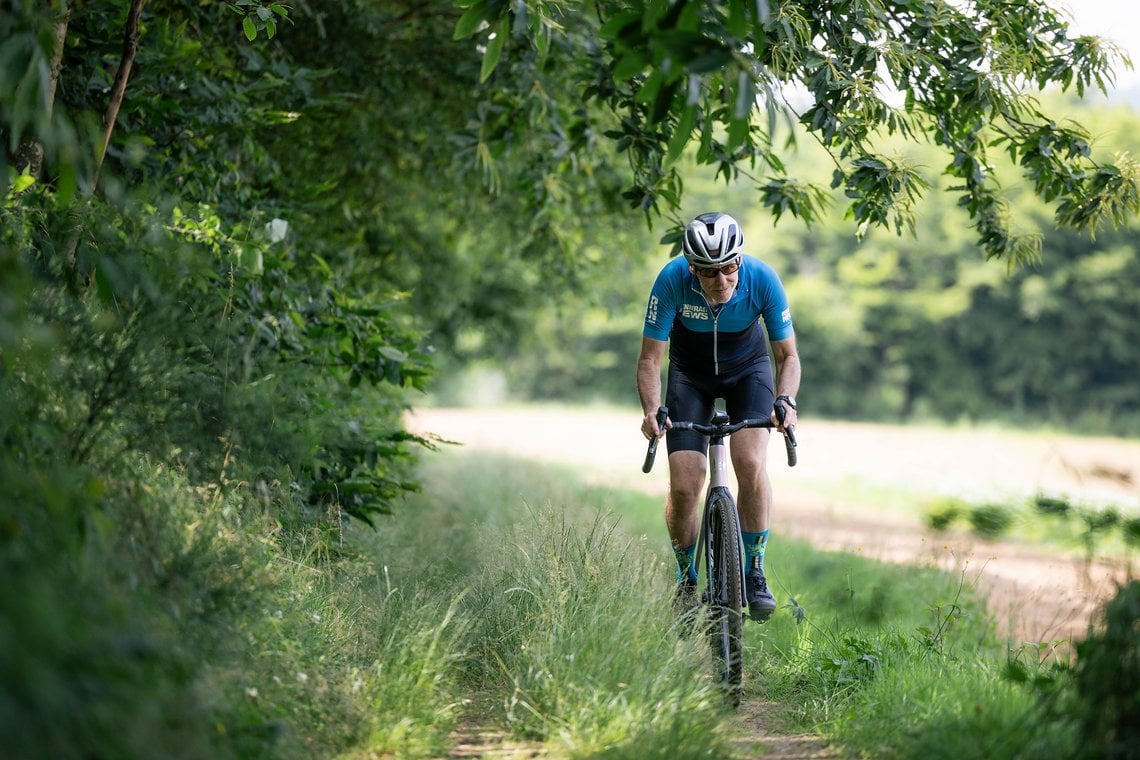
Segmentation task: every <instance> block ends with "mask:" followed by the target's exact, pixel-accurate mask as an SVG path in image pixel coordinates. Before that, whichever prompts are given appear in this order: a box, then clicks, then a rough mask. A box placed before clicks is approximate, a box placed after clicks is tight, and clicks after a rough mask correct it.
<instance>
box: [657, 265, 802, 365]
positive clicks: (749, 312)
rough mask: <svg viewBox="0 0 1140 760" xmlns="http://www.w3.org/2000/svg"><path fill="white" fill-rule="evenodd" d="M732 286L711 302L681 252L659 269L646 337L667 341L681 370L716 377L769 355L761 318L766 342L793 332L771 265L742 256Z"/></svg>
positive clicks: (785, 299) (786, 298) (673, 361)
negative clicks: (722, 298)
mask: <svg viewBox="0 0 1140 760" xmlns="http://www.w3.org/2000/svg"><path fill="white" fill-rule="evenodd" d="M737 272H738V273H739V278H738V281H737V284H736V290H735V291H734V292H733V294H732V297H731V298H730V299H729V300H728V302H727V303H725V304H721V305H719V306H712V305H711V304H709V302H708V299H706V298H705V295H704V293H703V292H702V291H701V284H700V282H699V281H698V278H697V275H695V274H692V273H691V272H689V264H688V262H687V261H686V260H685V258H684V257H683V256H678V257H677V258H675V259H673V260H672V261H670V262H669V263H668V264H666V265H665V266H664V268H662V270H661V272H660V274H658V275H657V280H656V281H655V282H654V283H653V289H652V290H651V291H650V294H649V306H648V308H647V309H646V311H645V328H644V330H643V331H642V334H643V335H644V336H645V337H647V338H653V339H655V340H668V341H669V363H670V365H672V366H676V367H677V368H679V369H681V370H684V371H686V372H695V373H701V374H704V373H710V372H711V373H712V374H713V375H721V374H725V373H733V372H736V371H737V370H739V369H741V368H743V367H745V366H747V365H749V364H753V363H756V362H758V361H761V360H764V359H766V358H767V356H768V346H767V343H766V342H765V340H764V332H763V331H762V330H761V329H760V320H761V319H762V320H763V321H764V327H765V328H766V329H767V331H768V337H769V339H770V340H783V339H785V338H790V337H791V336H792V335H794V333H795V331H794V330H793V328H792V314H791V310H790V309H789V308H788V297H787V295H786V294H785V293H784V286H783V284H782V283H781V282H780V278H779V277H778V276H777V275H776V272H775V271H774V270H773V269H772V267H770V266H768V265H767V264H765V263H764V262H762V261H760V260H759V259H757V258H754V257H752V256H747V255H745V256H742V257H741V262H740V269H738V270H737Z"/></svg>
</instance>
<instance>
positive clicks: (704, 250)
mask: <svg viewBox="0 0 1140 760" xmlns="http://www.w3.org/2000/svg"><path fill="white" fill-rule="evenodd" d="M743 247H744V232H743V230H741V229H740V225H739V224H738V223H737V221H736V220H735V219H733V218H732V217H731V216H729V215H728V214H722V213H720V212H719V211H714V212H712V213H709V214H701V215H700V216H698V217H697V218H696V219H694V220H693V221H691V222H689V226H688V227H686V228H685V236H684V237H683V238H682V239H681V248H683V249H684V251H685V258H686V259H688V261H689V263H690V264H692V265H693V266H698V267H720V266H724V265H725V264H727V263H728V262H730V261H732V260H733V259H734V258H736V256H737V254H738V253H740V249H741V248H743Z"/></svg>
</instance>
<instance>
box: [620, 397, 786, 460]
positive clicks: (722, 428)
mask: <svg viewBox="0 0 1140 760" xmlns="http://www.w3.org/2000/svg"><path fill="white" fill-rule="evenodd" d="M774 411H775V412H776V418H777V419H779V420H780V421H781V422H783V420H784V415H785V414H786V413H787V410H786V409H785V408H784V405H783V404H779V403H778V404H776V405H775V407H774ZM668 417H669V409H668V407H664V406H663V407H661V408H659V409H658V410H657V427H659V428H662V427H664V426H665V420H666V419H668ZM774 427H776V423H774V422H772V420H770V419H768V420H741V421H740V422H731V423H729V422H726V423H724V424H720V425H713V424H711V423H710V424H704V423H700V422H674V423H673V429H674V430H692V431H693V432H695V433H700V434H701V435H707V436H716V437H721V438H723V437H725V436H729V435H732V434H733V433H735V432H737V431H740V430H744V429H745V428H774ZM659 440H661V439H660V438H654V439H653V440H651V441H650V442H649V450H648V451H646V452H645V464H643V465H642V466H641V471H642V472H649V471H650V470H652V469H653V460H654V458H655V457H656V456H657V442H658V441H659ZM784 448H785V450H786V451H787V454H788V467H795V466H796V461H797V459H798V457H797V456H796V434H795V428H787V429H786V430H784Z"/></svg>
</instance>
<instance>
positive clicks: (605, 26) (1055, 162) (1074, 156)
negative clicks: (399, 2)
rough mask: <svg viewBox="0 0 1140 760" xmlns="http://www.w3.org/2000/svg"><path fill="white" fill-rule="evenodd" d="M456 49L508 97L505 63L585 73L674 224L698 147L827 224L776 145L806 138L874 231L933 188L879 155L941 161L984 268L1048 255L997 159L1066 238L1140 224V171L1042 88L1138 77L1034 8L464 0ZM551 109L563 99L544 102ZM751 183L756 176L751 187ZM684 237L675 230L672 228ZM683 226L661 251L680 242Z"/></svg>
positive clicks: (778, 201)
mask: <svg viewBox="0 0 1140 760" xmlns="http://www.w3.org/2000/svg"><path fill="white" fill-rule="evenodd" d="M460 5H461V6H463V7H465V8H466V11H465V13H464V16H463V18H462V19H460V21H459V24H458V25H457V27H456V36H457V37H460V38H466V37H472V38H474V39H475V40H477V41H478V42H479V43H480V44H481V45H482V46H483V48H484V50H485V52H484V56H483V70H482V75H483V78H484V79H485V80H486V81H487V82H488V85H489V87H490V89H491V90H492V91H494V92H496V93H501V92H502V91H503V90H505V89H506V90H510V89H511V88H512V87H513V86H514V85H516V84H517V80H516V79H514V78H513V77H512V76H510V75H507V76H500V74H499V70H500V68H501V67H502V66H503V64H504V62H507V61H511V62H516V61H528V62H531V64H530V65H531V66H532V67H533V68H534V69H535V70H537V71H559V72H564V71H568V70H569V71H573V72H574V75H575V78H576V86H575V87H574V88H572V89H571V90H570V91H569V92H568V93H566V92H565V91H562V92H563V93H564V96H566V97H570V98H581V99H584V100H586V101H587V102H588V103H594V104H600V105H603V106H605V107H606V108H607V109H609V110H610V111H612V112H613V113H614V114H615V115H616V116H617V117H618V119H619V120H620V126H618V127H617V128H616V129H612V130H610V131H609V132H607V134H608V135H609V136H610V137H612V138H613V139H614V140H616V141H617V144H618V147H619V149H620V150H622V151H624V152H625V153H626V154H627V155H628V158H629V162H630V165H631V167H632V170H633V173H634V182H633V184H632V187H630V188H629V189H628V190H627V192H626V196H627V198H628V199H629V201H630V202H631V203H632V205H633V206H634V207H636V208H639V209H641V210H643V211H644V212H646V213H647V214H651V213H658V214H664V215H673V216H675V213H676V210H677V208H678V206H679V197H680V185H681V178H680V176H679V173H678V170H677V167H676V163H675V162H676V160H677V158H678V157H679V156H680V155H681V153H682V152H683V151H684V150H685V149H686V147H687V146H689V145H694V150H695V155H696V158H697V160H698V161H699V162H700V163H701V164H706V165H710V166H713V167H715V168H716V170H717V172H718V174H720V175H723V176H724V177H725V178H726V179H733V178H737V177H739V176H746V177H748V178H749V179H750V180H751V181H752V182H754V184H755V188H756V192H757V194H758V196H759V199H760V201H761V202H762V203H763V204H764V205H765V206H767V207H768V208H769V209H770V211H771V212H772V214H773V215H774V216H775V217H776V219H777V220H778V219H780V218H781V217H782V216H783V215H784V214H791V215H793V216H797V217H800V218H802V219H804V220H807V221H809V222H810V221H813V220H815V219H817V218H818V217H819V214H820V210H821V206H822V205H823V204H824V203H825V202H826V198H827V194H826V193H825V192H824V191H823V189H822V188H820V187H819V186H817V185H815V184H813V183H810V182H804V181H801V180H799V179H798V178H797V177H796V176H795V175H794V173H791V172H789V170H788V169H789V166H790V163H789V162H788V161H786V160H785V159H784V157H783V156H782V151H781V149H780V148H779V147H778V146H779V144H780V141H781V137H782V135H783V136H784V137H785V138H791V137H792V136H793V132H792V130H790V129H785V130H784V131H783V132H781V127H780V125H781V124H785V125H790V124H791V123H793V122H794V123H798V124H800V125H802V126H803V127H805V128H806V129H807V131H808V134H809V135H810V136H811V138H812V139H814V140H816V141H818V142H819V143H820V144H821V145H822V146H824V147H825V148H826V149H827V150H828V151H829V152H830V153H831V155H832V157H833V161H834V174H833V179H832V187H833V188H839V189H841V190H842V191H843V193H844V195H845V196H846V197H847V198H848V199H849V205H848V206H847V209H846V214H847V216H848V217H849V218H851V219H852V220H853V221H854V222H855V223H856V224H857V225H858V230H859V232H860V233H862V232H864V231H866V230H867V229H868V228H869V227H872V226H882V227H891V228H894V229H895V230H896V232H901V231H902V230H905V229H913V226H914V208H915V203H916V201H917V199H918V197H919V196H920V195H921V194H922V192H923V190H924V188H925V184H924V182H923V181H922V180H921V178H920V177H919V176H918V173H917V171H916V169H915V167H913V166H911V165H908V164H907V163H906V162H904V161H901V160H898V159H894V158H891V157H888V156H886V155H884V154H882V153H881V152H879V151H878V150H877V149H876V141H877V140H879V139H881V138H882V137H884V136H890V135H901V136H902V137H904V138H905V139H907V140H911V141H929V142H931V143H933V144H935V145H937V146H939V147H940V148H941V151H942V153H943V155H944V157H945V160H946V164H945V169H944V171H945V173H946V174H947V175H949V176H950V177H951V178H953V180H954V181H955V184H954V185H953V186H952V187H950V188H949V190H950V191H951V192H953V193H954V194H956V196H957V198H958V203H959V205H961V206H962V207H963V208H965V209H966V210H967V212H968V214H969V217H970V219H971V222H972V224H973V225H974V228H975V230H976V232H977V242H978V245H979V246H980V247H981V248H982V249H983V250H984V251H985V252H986V254H987V256H989V257H1002V258H1006V259H1007V260H1010V261H1013V262H1025V261H1028V260H1031V259H1033V258H1035V257H1036V256H1037V255H1038V252H1039V250H1040V244H1041V242H1040V238H1039V237H1038V236H1035V235H1032V234H1016V233H1014V232H1013V231H1012V230H1011V225H1010V223H1009V213H1010V212H1009V204H1008V202H1007V200H1006V198H1005V197H1004V195H1003V189H1002V186H1001V185H1000V183H999V182H998V180H997V179H996V177H995V174H994V172H993V166H994V162H995V161H996V159H997V156H998V155H999V154H1001V153H1004V154H1006V158H1007V159H1008V160H1009V161H1010V162H1011V163H1012V164H1014V165H1015V166H1017V167H1019V168H1020V170H1021V171H1022V173H1023V175H1024V177H1025V179H1026V180H1027V181H1028V182H1029V183H1030V184H1031V185H1032V187H1033V190H1034V192H1036V193H1037V194H1038V195H1039V196H1041V197H1042V198H1043V199H1045V200H1046V201H1048V202H1050V203H1052V204H1053V206H1054V214H1055V219H1056V221H1057V223H1058V224H1060V225H1062V226H1067V227H1073V228H1075V229H1079V230H1083V231H1085V232H1088V233H1095V232H1096V231H1097V230H1098V229H1099V228H1100V227H1102V226H1103V225H1106V224H1112V225H1119V224H1121V223H1123V222H1124V221H1125V220H1126V219H1127V218H1129V216H1130V215H1134V214H1136V213H1137V211H1138V210H1140V196H1138V192H1137V177H1138V176H1140V175H1138V173H1137V168H1136V165H1135V164H1134V162H1133V161H1132V160H1131V159H1130V158H1128V157H1120V158H1119V159H1117V161H1116V163H1111V162H1108V161H1105V160H1103V159H1101V158H1097V157H1095V156H1094V155H1093V152H1092V148H1091V146H1090V142H1089V136H1088V134H1087V132H1086V131H1085V130H1084V129H1083V128H1082V127H1081V126H1080V125H1078V124H1075V123H1065V122H1060V121H1058V120H1056V119H1054V118H1052V117H1050V116H1049V115H1048V114H1046V113H1045V112H1044V111H1043V110H1042V109H1041V108H1040V106H1039V103H1038V102H1037V100H1036V99H1035V98H1034V97H1033V96H1032V95H1030V94H1029V92H1030V91H1032V90H1034V89H1036V90H1043V89H1045V88H1047V87H1050V86H1059V87H1061V88H1063V89H1065V90H1068V89H1070V88H1072V89H1074V90H1075V91H1076V92H1077V93H1078V94H1080V95H1083V94H1084V93H1085V92H1086V91H1087V90H1088V89H1089V88H1096V89H1100V90H1104V89H1105V88H1106V87H1107V86H1108V85H1109V84H1110V83H1111V82H1112V66H1113V65H1119V64H1124V65H1129V66H1130V65H1131V62H1130V61H1129V60H1128V59H1127V57H1126V56H1124V55H1123V54H1121V53H1120V51H1119V50H1118V49H1116V48H1115V47H1114V46H1113V45H1112V44H1111V43H1109V42H1107V41H1105V40H1102V39H1099V38H1094V37H1083V36H1071V35H1070V33H1069V28H1068V24H1067V22H1066V20H1065V19H1064V17H1063V16H1062V15H1061V14H1060V13H1059V12H1058V11H1056V10H1054V9H1053V8H1051V7H1050V6H1048V5H1046V4H1045V3H1043V2H1041V0H1032V2H1027V3H1017V4H1016V12H1012V10H1013V9H1014V6H1012V5H1011V4H1010V3H1008V2H1006V1H1005V0H976V1H975V2H970V3H950V2H945V1H944V0H937V1H936V2H926V1H925V0H922V1H919V0H898V1H894V2H890V1H884V0H830V1H829V2H798V1H795V0H784V1H783V2H777V1H776V0H771V1H769V0H757V1H756V2H746V1H745V0H720V1H718V2H701V1H698V0H673V1H667V0H595V1H594V2H590V3H583V4H577V3H568V2H565V0H528V1H527V2H520V3H506V2H503V1H502V0H461V2H460ZM537 92H539V93H542V95H541V96H540V97H545V98H546V99H550V100H554V99H557V98H558V97H559V95H558V94H557V92H556V91H552V90H550V89H544V90H537ZM753 172H756V174H753ZM673 221H674V222H676V221H677V220H676V219H674V220H673ZM678 234H679V225H677V224H675V225H674V228H673V230H672V232H671V234H670V235H669V236H667V240H672V241H673V242H675V243H676V242H677V241H678V239H679V238H678Z"/></svg>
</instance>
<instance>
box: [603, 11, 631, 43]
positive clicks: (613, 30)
mask: <svg viewBox="0 0 1140 760" xmlns="http://www.w3.org/2000/svg"><path fill="white" fill-rule="evenodd" d="M640 31H641V13H639V12H638V11H626V12H625V13H619V14H618V15H616V16H614V17H613V18H611V19H610V20H609V21H607V22H606V23H605V24H604V25H603V26H602V28H601V29H600V30H599V31H598V34H599V35H600V36H602V37H604V38H605V39H607V40H617V39H622V38H624V37H629V36H632V35H633V34H634V33H640Z"/></svg>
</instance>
